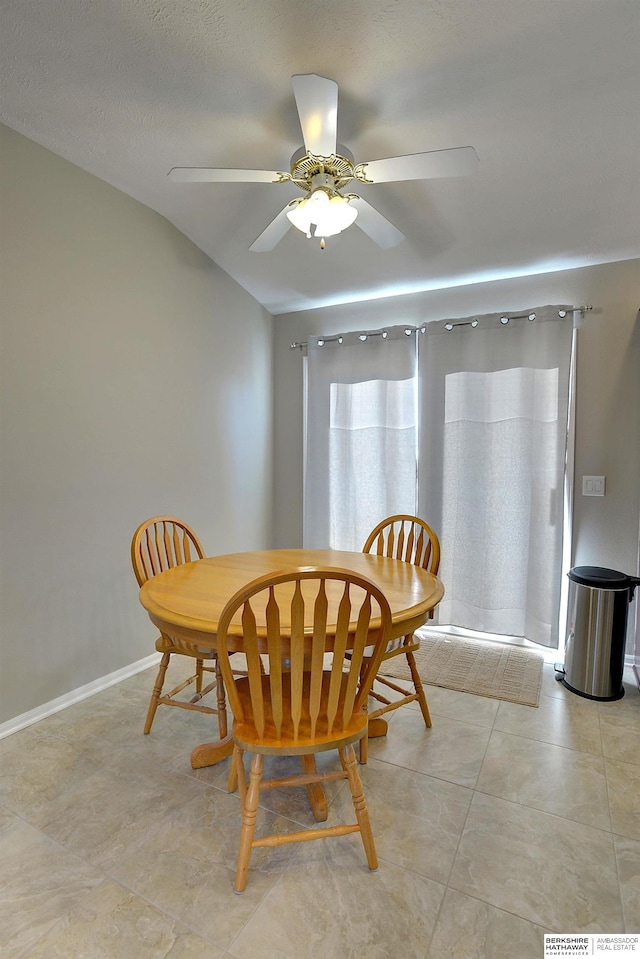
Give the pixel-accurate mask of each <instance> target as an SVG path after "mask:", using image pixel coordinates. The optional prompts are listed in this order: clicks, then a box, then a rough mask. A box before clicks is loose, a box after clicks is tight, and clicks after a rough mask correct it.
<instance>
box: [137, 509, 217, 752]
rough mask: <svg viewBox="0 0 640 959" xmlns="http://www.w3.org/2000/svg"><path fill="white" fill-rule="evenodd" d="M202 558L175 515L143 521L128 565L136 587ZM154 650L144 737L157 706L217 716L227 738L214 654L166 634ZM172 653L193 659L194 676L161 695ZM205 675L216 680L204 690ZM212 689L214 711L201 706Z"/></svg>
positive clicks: (190, 534)
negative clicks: (189, 692)
mask: <svg viewBox="0 0 640 959" xmlns="http://www.w3.org/2000/svg"><path fill="white" fill-rule="evenodd" d="M203 557H204V550H203V548H202V544H201V543H200V540H199V539H198V537H197V536H196V534H195V533H194V531H193V530H192V529H191V528H190V527H189V526H187V524H186V523H183V522H181V521H180V520H179V519H176V518H175V517H174V516H154V517H152V519H148V520H146V521H145V522H144V523H142V524H141V525H140V526H139V527H138V528H137V530H136V531H135V533H134V534H133V539H132V541H131V562H132V564H133V571H134V573H135V575H136V579H137V580H138V585H139V586H142V584H143V583H146V581H147V580H148V579H150V578H151V577H152V576H157V574H158V573H161V572H163V571H164V570H166V569H171V568H172V567H174V566H180V565H182V563H190V562H192V560H196V559H202V558H203ZM156 649H157V650H158V652H159V653H162V659H161V660H160V667H159V669H158V675H157V677H156V681H155V684H154V687H153V691H152V693H151V699H150V701H149V708H148V710H147V717H146V720H145V724H144V732H145V735H146V734H148V733H149V732H150V731H151V726H152V724H153V720H154V718H155V715H156V710H157V708H158V706H178V707H180V708H181V709H193V710H196V711H197V712H201V713H217V715H218V725H219V727H220V735H221V737H224V736H226V734H227V713H226V699H225V693H224V686H223V684H222V678H221V676H220V671H219V668H218V664H217V658H216V654H215V652H214V651H213V650H211V649H205V648H200V647H198V646H196V645H195V644H193V643H188V642H186V641H185V640H182V639H176V638H175V637H172V636H167V635H166V634H165V633H161V634H160V636H158V638H157V640H156ZM174 654H177V655H179V656H190V657H191V658H192V659H195V661H196V666H195V673H193V675H192V676H189V678H188V679H185V680H184V681H183V682H181V683H180V684H179V685H178V686H175V687H174V688H173V689H172V690H170V692H168V693H165V694H164V695H162V688H163V686H164V681H165V674H166V672H167V667H168V665H169V660H170V659H171V656H173V655H174ZM205 660H207V661H211V662H212V664H213V665H210V666H205V665H204V662H205ZM204 673H214V674H215V676H216V678H215V680H214V681H213V682H211V683H209V684H208V685H207V686H205V687H204V689H203V686H202V684H203V679H204ZM193 683H195V694H194V695H193V696H192V697H191V698H190V699H189V700H188V701H185V700H184V699H179V698H177V697H178V694H179V693H181V692H182V691H183V690H184V689H186V688H187V687H188V686H191V685H192V684H193ZM213 689H215V690H216V692H217V703H216V708H215V709H214V708H213V707H212V706H205V705H202V704H201V700H202V698H203V697H204V696H206V695H207V693H210V692H211V691H212V690H213Z"/></svg>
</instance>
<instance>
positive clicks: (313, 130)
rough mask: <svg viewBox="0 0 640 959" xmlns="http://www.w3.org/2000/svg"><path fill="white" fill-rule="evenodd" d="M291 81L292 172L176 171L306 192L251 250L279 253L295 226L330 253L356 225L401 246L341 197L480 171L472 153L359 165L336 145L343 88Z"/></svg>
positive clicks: (354, 202)
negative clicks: (297, 142) (296, 144)
mask: <svg viewBox="0 0 640 959" xmlns="http://www.w3.org/2000/svg"><path fill="white" fill-rule="evenodd" d="M291 79H292V82H293V93H294V96H295V100H296V106H297V109H298V116H299V117H300V126H301V127H302V136H303V140H304V147H301V148H300V149H299V150H298V151H296V153H294V154H293V156H292V157H291V169H290V172H289V173H280V172H277V171H272V170H223V169H210V168H207V167H174V168H173V169H172V170H170V171H169V177H170V178H171V179H172V180H174V181H177V182H180V183H293V184H294V185H295V186H296V187H298V188H299V189H300V190H302V191H303V193H304V196H302V197H297V198H295V199H293V200H291V201H290V202H289V203H287V205H286V206H285V207H284V208H283V209H282V210H281V211H280V213H278V215H277V216H276V217H275V218H274V219H273V220H272V221H271V223H269V225H268V226H267V227H266V228H265V229H264V230H263V231H262V233H261V234H260V236H258V237H257V239H256V240H254V242H253V243H252V244H251V246H250V247H249V249H250V250H253V251H254V252H257V253H264V252H267V251H269V250H272V249H273V248H274V247H275V246H276V244H278V243H279V242H280V240H281V239H282V238H283V237H284V235H285V233H286V232H287V230H288V229H289V227H290V226H291V225H293V226H295V227H297V229H299V230H301V231H302V232H303V233H305V234H306V236H307V237H311V236H315V237H318V238H319V239H320V246H321V248H322V249H324V247H325V237H327V236H334V235H335V234H337V233H341V232H342V230H345V229H346V228H347V227H348V226H350V225H351V224H352V223H354V222H355V223H356V226H359V227H360V229H361V230H362V231H363V232H364V233H366V234H367V236H369V237H370V238H371V239H372V240H373V241H374V242H375V243H377V244H378V246H380V247H382V248H383V249H388V248H389V247H392V246H396V245H397V244H398V243H400V242H401V241H402V240H403V239H404V234H403V233H401V232H400V230H398V229H397V228H396V227H395V226H394V225H393V223H391V222H390V221H389V220H387V219H386V217H384V216H383V215H382V214H381V213H379V212H378V211H377V210H376V209H375V208H374V207H372V206H371V204H369V203H367V201H366V200H364V199H363V198H362V197H360V196H358V195H357V194H356V193H344V192H341V191H343V190H344V188H345V187H347V186H348V185H349V184H350V183H352V182H353V181H356V182H357V183H362V184H370V183H392V182H395V181H399V180H428V179H432V178H434V177H454V176H467V175H469V174H471V173H473V172H475V169H476V167H477V164H478V157H477V155H476V151H475V150H474V149H473V147H470V146H467V147H457V148H455V149H450V150H435V151H432V152H430V153H414V154H411V155H409V156H398V157H390V158H388V159H386V160H370V161H369V162H368V163H358V164H356V163H354V159H353V156H352V155H351V154H350V153H349V151H348V150H346V149H345V148H344V147H342V146H340V145H339V144H338V143H337V118H338V84H337V83H336V82H335V81H334V80H328V79H327V78H326V77H319V76H316V75H315V74H313V73H311V74H298V75H296V76H294V77H292V78H291ZM338 150H339V151H340V152H338Z"/></svg>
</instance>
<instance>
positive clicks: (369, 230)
mask: <svg viewBox="0 0 640 959" xmlns="http://www.w3.org/2000/svg"><path fill="white" fill-rule="evenodd" d="M349 205H350V206H355V208H356V210H357V211H358V218H357V219H356V221H355V225H356V226H359V227H360V229H361V230H362V231H363V233H366V234H367V236H368V237H370V238H371V239H372V240H373V242H374V243H377V244H378V246H379V247H382V249H383V250H388V249H389V248H390V247H392V246H397V245H398V243H401V242H402V241H403V240H404V239H405V235H404V233H401V232H400V230H398V229H397V228H396V227H395V226H394V225H393V223H391V222H390V220H387V218H386V216H383V215H382V213H378V211H377V210H376V209H375V208H374V207H372V206H371V204H370V203H367V201H366V200H363V199H362V197H361V196H359V197H354V198H353V199H352V200H349Z"/></svg>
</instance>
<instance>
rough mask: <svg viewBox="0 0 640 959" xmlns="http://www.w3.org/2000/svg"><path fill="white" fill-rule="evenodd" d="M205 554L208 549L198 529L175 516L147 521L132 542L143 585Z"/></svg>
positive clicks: (135, 564)
mask: <svg viewBox="0 0 640 959" xmlns="http://www.w3.org/2000/svg"><path fill="white" fill-rule="evenodd" d="M203 557H204V549H203V548H202V544H201V543H200V540H199V539H198V537H197V536H196V534H195V533H194V531H193V530H192V529H191V528H190V527H189V526H187V524H186V523H183V522H182V521H181V520H179V519H176V517H174V516H154V517H152V518H151V519H148V520H146V521H145V522H144V523H141V525H140V526H139V527H138V529H137V530H136V531H135V533H134V535H133V540H132V541H131V562H132V564H133V571H134V573H135V575H136V579H137V580H138V585H139V586H142V584H143V583H146V581H147V580H148V579H151V578H152V577H153V576H157V575H158V573H163V572H164V571H165V570H167V569H173V567H174V566H181V565H182V564H183V563H190V562H192V560H194V559H202V558H203Z"/></svg>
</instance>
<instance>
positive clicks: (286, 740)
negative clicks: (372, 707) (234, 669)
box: [232, 671, 368, 756]
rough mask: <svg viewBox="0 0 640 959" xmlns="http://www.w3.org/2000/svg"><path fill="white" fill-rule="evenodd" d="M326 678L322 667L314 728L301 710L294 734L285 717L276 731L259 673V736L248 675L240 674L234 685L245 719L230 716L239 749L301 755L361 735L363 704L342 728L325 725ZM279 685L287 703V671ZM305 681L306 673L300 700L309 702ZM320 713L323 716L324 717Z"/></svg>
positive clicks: (364, 724)
mask: <svg viewBox="0 0 640 959" xmlns="http://www.w3.org/2000/svg"><path fill="white" fill-rule="evenodd" d="M330 679H331V673H330V672H326V671H325V672H323V674H322V687H321V693H320V707H319V712H320V717H321V718H320V719H319V721H318V723H317V725H316V728H315V730H313V729H312V725H311V717H310V716H309V715H308V714H307V713H306V712H305V713H304V714H303V716H302V717H301V721H300V725H299V728H298V735H297V736H295V735H294V731H293V725H292V723H291V722H290V721H289V722H287V721H286V720H284V721H283V722H282V727H281V729H280V732H279V733H278V732H277V731H276V724H275V721H274V718H273V715H272V711H271V702H270V700H269V698H268V693H269V683H270V677H269V676H268V675H263V676H262V677H261V682H262V687H263V690H264V694H265V706H266V716H265V720H266V722H265V731H264V735H263V736H259V734H258V730H257V729H256V727H255V725H254V723H253V712H252V705H251V694H250V688H249V679H248V678H247V677H243V678H241V679H239V680H237V681H236V689H237V690H238V693H239V696H240V699H241V702H242V708H243V714H244V716H245V719H244V721H242V722H239V721H238V720H234V722H233V730H232V731H233V738H234V740H235V741H236V743H237V744H238V745H239V746H240V748H241V749H247V750H249V751H250V752H257V753H264V754H267V755H268V754H278V755H280V756H286V755H291V756H302V755H306V754H310V753H315V752H323V751H325V750H328V749H336V748H337V747H338V746H342V745H348V744H350V743H354V742H357V741H358V740H359V739H361V738H362V737H363V736H364V735H365V733H366V730H367V723H368V716H367V713H366V709H365V708H363V709H362V711H361V712H360V713H355V714H354V715H353V716H352V717H351V720H350V722H349V723H348V724H347V725H346V726H345V727H344V728H343V729H340V731H339V732H337V731H335V730H333V729H329V728H328V723H327V719H326V714H327V702H328V696H329V681H330ZM348 681H349V675H348V674H347V673H344V674H343V676H342V681H341V688H340V694H339V697H338V705H337V713H338V714H339V713H340V711H341V709H342V706H343V703H344V699H345V693H346V689H347V683H348ZM282 685H283V697H282V698H283V700H284V701H285V702H286V703H287V704H289V703H290V701H291V690H290V685H291V683H290V675H289V674H288V673H284V674H283V677H282ZM308 685H309V683H308V677H307V678H306V679H305V681H304V683H303V690H304V693H303V702H304V703H305V704H308V703H309V695H310V693H309V689H308V688H307V687H308ZM283 712H284V714H285V716H288V715H289V714H290V712H291V707H290V706H289V705H285V707H284V710H283ZM322 717H324V719H323V718H322Z"/></svg>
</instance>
